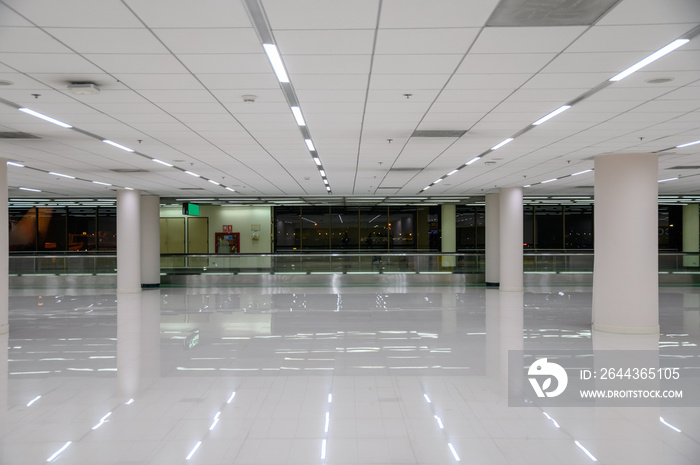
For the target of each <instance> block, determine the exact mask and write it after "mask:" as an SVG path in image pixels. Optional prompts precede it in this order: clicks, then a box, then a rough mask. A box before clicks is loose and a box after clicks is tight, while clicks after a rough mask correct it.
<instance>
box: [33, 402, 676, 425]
mask: <svg viewBox="0 0 700 465" xmlns="http://www.w3.org/2000/svg"><path fill="white" fill-rule="evenodd" d="M39 399H41V396H36V397H35V398H33V399H32V400H30V401H29V402H28V403H27V407H31V406H32V404H33V403H34V402H36V401H37V400H39ZM661 421H664V419H663V418H662V419H661Z"/></svg>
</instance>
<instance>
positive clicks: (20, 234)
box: [8, 207, 36, 252]
mask: <svg viewBox="0 0 700 465" xmlns="http://www.w3.org/2000/svg"><path fill="white" fill-rule="evenodd" d="M8 216H9V220H10V235H9V242H10V250H11V251H12V252H30V251H35V250H36V208H34V207H32V208H16V207H13V208H9V209H8Z"/></svg>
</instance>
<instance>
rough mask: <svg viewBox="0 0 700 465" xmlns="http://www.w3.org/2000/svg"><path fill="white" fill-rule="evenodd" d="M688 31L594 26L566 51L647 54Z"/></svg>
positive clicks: (665, 26)
mask: <svg viewBox="0 0 700 465" xmlns="http://www.w3.org/2000/svg"><path fill="white" fill-rule="evenodd" d="M690 29H692V27H689V26H688V25H687V24H659V25H653V24H645V25H639V26H595V27H593V28H591V29H589V30H588V31H586V33H585V34H583V35H582V36H581V38H579V39H578V40H577V41H576V42H575V43H573V44H572V45H571V47H569V48H568V49H567V50H566V51H567V52H569V53H579V52H606V53H607V52H636V51H642V52H647V51H648V50H658V49H660V48H661V47H663V46H665V45H667V44H669V43H671V42H673V41H674V40H676V39H677V38H678V37H679V36H681V35H683V34H685V33H686V32H688V31H689V30H690Z"/></svg>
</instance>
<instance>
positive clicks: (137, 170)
mask: <svg viewBox="0 0 700 465" xmlns="http://www.w3.org/2000/svg"><path fill="white" fill-rule="evenodd" d="M110 171H113V172H115V173H148V171H147V170H142V169H141V168H114V169H110Z"/></svg>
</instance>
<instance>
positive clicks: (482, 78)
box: [445, 72, 532, 90]
mask: <svg viewBox="0 0 700 465" xmlns="http://www.w3.org/2000/svg"><path fill="white" fill-rule="evenodd" d="M531 77H532V74H531V73H527V74H524V73H508V74H490V73H487V72H484V73H477V74H455V75H454V76H452V78H451V79H450V82H449V83H448V84H447V86H446V87H445V88H446V89H453V90H454V89H469V90H472V89H517V88H518V87H520V86H521V85H523V84H524V83H525V82H526V81H527V80H528V79H530V78H531Z"/></svg>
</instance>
